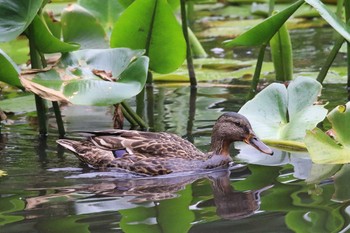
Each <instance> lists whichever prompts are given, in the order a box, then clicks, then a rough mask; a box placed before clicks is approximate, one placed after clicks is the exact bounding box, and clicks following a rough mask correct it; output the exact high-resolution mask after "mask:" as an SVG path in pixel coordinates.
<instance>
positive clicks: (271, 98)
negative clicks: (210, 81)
mask: <svg viewBox="0 0 350 233" xmlns="http://www.w3.org/2000/svg"><path fill="white" fill-rule="evenodd" d="M321 89H322V86H321V84H320V83H318V82H317V81H316V80H314V79H311V78H306V77H299V78H297V79H295V80H293V81H292V82H291V83H290V84H289V86H288V88H286V87H285V85H283V84H277V83H273V84H271V85H269V86H268V87H267V88H265V89H264V90H262V91H261V92H260V93H259V94H257V95H256V96H255V98H254V99H252V100H250V101H248V102H247V103H246V104H245V105H243V106H242V108H241V109H240V110H239V112H240V113H241V114H243V115H245V116H246V117H247V118H248V119H249V121H250V123H251V124H252V127H253V129H254V131H255V132H256V134H257V135H258V136H259V137H260V138H262V139H269V140H275V141H276V140H277V141H280V140H282V142H283V140H287V141H288V140H289V141H302V140H303V138H304V137H305V133H306V130H310V129H313V128H314V127H315V126H316V125H317V124H318V123H319V122H321V121H322V120H323V119H324V118H325V116H326V114H327V110H326V109H325V108H324V107H323V106H321V105H314V102H316V100H317V96H318V95H319V93H320V92H321Z"/></svg>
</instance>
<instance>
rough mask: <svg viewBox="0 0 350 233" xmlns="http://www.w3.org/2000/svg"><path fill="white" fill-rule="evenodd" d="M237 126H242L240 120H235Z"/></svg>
mask: <svg viewBox="0 0 350 233" xmlns="http://www.w3.org/2000/svg"><path fill="white" fill-rule="evenodd" d="M233 123H234V124H235V125H236V126H238V127H241V122H240V121H235V122H233Z"/></svg>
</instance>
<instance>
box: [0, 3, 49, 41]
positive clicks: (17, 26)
mask: <svg viewBox="0 0 350 233" xmlns="http://www.w3.org/2000/svg"><path fill="white" fill-rule="evenodd" d="M42 3H43V0H26V1H23V0H0V35H1V37H0V41H1V42H4V41H10V40H13V39H15V38H16V37H17V36H19V35H20V34H21V33H22V32H24V30H26V28H27V27H28V25H29V24H30V23H31V22H32V20H33V19H34V16H35V15H36V14H37V12H38V11H39V9H40V7H41V5H42Z"/></svg>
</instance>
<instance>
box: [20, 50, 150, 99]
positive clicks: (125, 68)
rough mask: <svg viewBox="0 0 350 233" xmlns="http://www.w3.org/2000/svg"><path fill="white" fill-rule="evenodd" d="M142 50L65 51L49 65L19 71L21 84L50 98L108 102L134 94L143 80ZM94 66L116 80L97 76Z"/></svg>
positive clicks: (141, 85) (145, 71) (145, 74)
mask: <svg viewBox="0 0 350 233" xmlns="http://www.w3.org/2000/svg"><path fill="white" fill-rule="evenodd" d="M142 54H143V51H142V50H130V49H92V50H79V51H76V52H72V53H68V54H65V55H64V56H63V57H62V59H61V61H60V62H59V63H58V64H57V65H56V66H55V67H53V68H52V69H50V70H44V71H39V72H37V73H26V74H23V75H21V82H22V84H23V85H24V86H25V87H26V88H27V89H28V90H30V91H32V92H33V93H35V94H37V95H39V96H41V97H42V98H45V99H48V100H51V101H62V102H70V103H73V104H80V105H111V104H115V103H118V102H121V101H123V100H124V99H128V98H130V97H132V96H135V95H136V94H138V93H139V92H140V91H141V90H142V88H143V86H144V84H145V82H146V77H147V70H148V58H147V57H144V56H142ZM96 70H99V71H100V72H101V71H104V73H105V74H107V73H111V74H112V75H113V77H116V78H118V80H117V82H110V81H105V80H103V79H101V77H100V75H96V74H95V73H96Z"/></svg>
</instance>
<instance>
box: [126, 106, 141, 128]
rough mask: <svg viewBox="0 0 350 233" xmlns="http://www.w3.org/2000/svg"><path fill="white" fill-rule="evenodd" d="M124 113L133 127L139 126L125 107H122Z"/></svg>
mask: <svg viewBox="0 0 350 233" xmlns="http://www.w3.org/2000/svg"><path fill="white" fill-rule="evenodd" d="M122 112H123V115H124V117H125V118H126V119H127V120H128V121H129V122H130V124H131V126H136V125H138V124H137V122H136V121H135V120H134V118H133V117H132V116H131V115H130V114H129V113H128V112H127V111H126V110H125V108H123V107H122Z"/></svg>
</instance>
